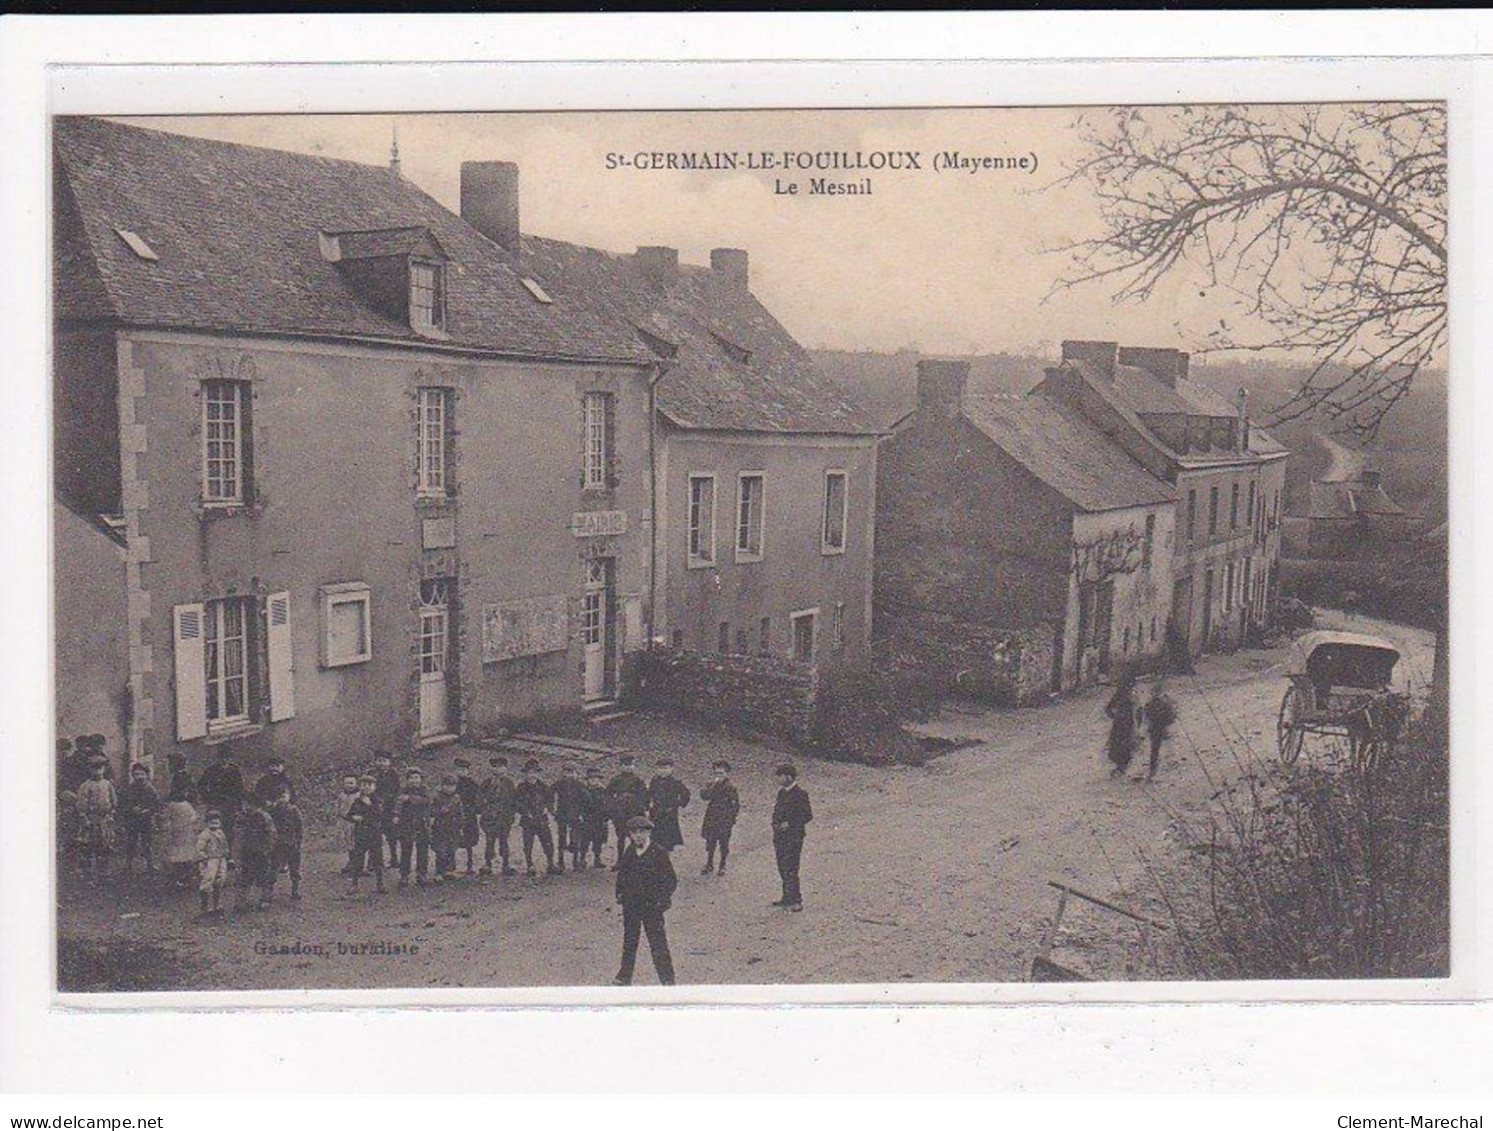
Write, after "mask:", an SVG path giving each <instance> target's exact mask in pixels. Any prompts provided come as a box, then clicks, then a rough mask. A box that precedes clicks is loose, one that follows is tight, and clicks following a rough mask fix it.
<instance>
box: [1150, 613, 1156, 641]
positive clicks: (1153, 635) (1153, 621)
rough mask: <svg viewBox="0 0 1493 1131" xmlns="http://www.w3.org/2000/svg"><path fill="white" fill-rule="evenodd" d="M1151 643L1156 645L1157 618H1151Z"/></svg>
mask: <svg viewBox="0 0 1493 1131" xmlns="http://www.w3.org/2000/svg"><path fill="white" fill-rule="evenodd" d="M1151 643H1152V644H1155V643H1156V618H1155V617H1152V618H1151Z"/></svg>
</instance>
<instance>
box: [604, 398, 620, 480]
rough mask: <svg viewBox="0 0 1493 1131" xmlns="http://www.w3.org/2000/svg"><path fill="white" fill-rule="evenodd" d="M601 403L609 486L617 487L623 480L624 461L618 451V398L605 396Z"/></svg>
mask: <svg viewBox="0 0 1493 1131" xmlns="http://www.w3.org/2000/svg"><path fill="white" fill-rule="evenodd" d="M601 403H602V406H603V416H604V422H603V425H602V428H603V435H604V436H605V437H606V440H605V443H606V454H607V466H606V477H607V486H608V487H616V486H617V485H618V484H619V483H621V482H622V463H621V460H620V459H619V457H618V452H617V398H616V396H615V395H613V396H609V397H604V398H602V402H601Z"/></svg>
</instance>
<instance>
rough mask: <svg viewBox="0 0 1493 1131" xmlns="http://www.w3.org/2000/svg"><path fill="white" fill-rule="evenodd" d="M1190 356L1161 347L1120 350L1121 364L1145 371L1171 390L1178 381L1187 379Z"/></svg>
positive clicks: (1124, 348) (1135, 347)
mask: <svg viewBox="0 0 1493 1131" xmlns="http://www.w3.org/2000/svg"><path fill="white" fill-rule="evenodd" d="M1190 356H1191V355H1190V354H1185V353H1183V352H1182V351H1181V350H1173V349H1163V348H1161V347H1160V346H1124V347H1123V348H1121V350H1120V358H1119V360H1120V364H1121V365H1133V366H1135V367H1136V368H1138V369H1144V370H1145V371H1146V372H1147V373H1149V374H1151V376H1153V377H1155V378H1156V379H1157V380H1158V381H1160V382H1161V383H1162V384H1164V385H1165V386H1166V387H1167V388H1169V389H1175V388H1176V387H1177V382H1178V381H1185V380H1186V379H1187V361H1188V358H1189V357H1190Z"/></svg>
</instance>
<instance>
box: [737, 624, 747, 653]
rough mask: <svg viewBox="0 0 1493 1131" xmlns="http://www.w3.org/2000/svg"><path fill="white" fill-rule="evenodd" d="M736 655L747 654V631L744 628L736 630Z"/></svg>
mask: <svg viewBox="0 0 1493 1131" xmlns="http://www.w3.org/2000/svg"><path fill="white" fill-rule="evenodd" d="M736 653H737V655H739V656H745V655H746V654H747V630H746V629H744V628H738V629H737V630H736Z"/></svg>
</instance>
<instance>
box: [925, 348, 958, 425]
mask: <svg viewBox="0 0 1493 1131" xmlns="http://www.w3.org/2000/svg"><path fill="white" fill-rule="evenodd" d="M968 382H969V362H967V361H956V360H954V359H953V358H942V357H925V358H923V359H922V360H921V361H919V362H918V411H919V412H928V413H937V414H939V415H942V416H954V415H956V414H958V412H959V411H960V409H961V408H962V407H963V405H964V387H965V385H966V384H968Z"/></svg>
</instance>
